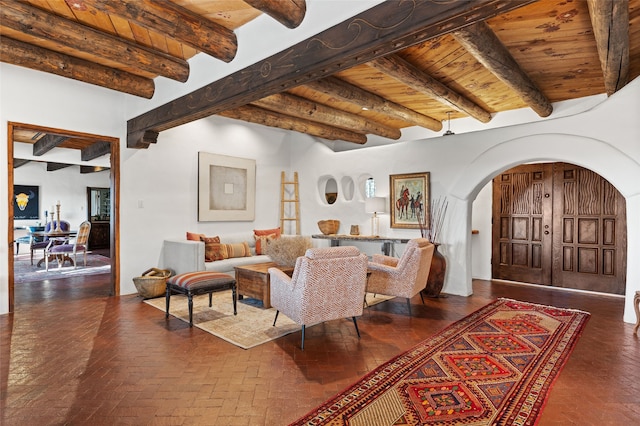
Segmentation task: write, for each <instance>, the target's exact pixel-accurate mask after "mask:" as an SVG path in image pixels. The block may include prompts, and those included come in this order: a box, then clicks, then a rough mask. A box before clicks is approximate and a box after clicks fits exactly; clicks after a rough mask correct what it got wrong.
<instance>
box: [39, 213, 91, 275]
mask: <svg viewBox="0 0 640 426" xmlns="http://www.w3.org/2000/svg"><path fill="white" fill-rule="evenodd" d="M90 231H91V222H89V221H87V220H85V221H84V222H82V223H81V224H80V227H79V228H78V234H77V235H76V237H75V240H74V241H73V243H71V244H70V243H69V242H68V241H69V240H68V239H67V241H66V242H65V244H50V245H48V246H47V248H46V249H45V250H44V262H45V269H46V270H47V271H48V270H49V257H50V256H55V258H56V260H57V261H58V268H61V267H62V264H63V263H64V261H65V258H66V257H68V256H69V255H70V254H73V269H76V267H77V265H78V260H77V254H78V252H81V253H84V266H85V267H86V266H87V246H88V243H89V232H90Z"/></svg>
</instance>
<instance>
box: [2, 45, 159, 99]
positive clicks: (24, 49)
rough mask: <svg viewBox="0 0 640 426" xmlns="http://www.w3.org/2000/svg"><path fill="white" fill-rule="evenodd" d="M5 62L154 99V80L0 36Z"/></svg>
mask: <svg viewBox="0 0 640 426" xmlns="http://www.w3.org/2000/svg"><path fill="white" fill-rule="evenodd" d="M0 56H2V61H3V62H7V63H9V64H13V65H19V66H22V67H26V68H31V69H34V70H37V71H44V72H48V73H52V74H56V75H59V76H61V77H66V78H72V79H74V80H78V81H83V82H85V83H89V84H95V85H97V86H101V87H105V88H107V89H112V90H117V91H118V92H123V93H129V94H131V95H135V96H140V97H142V98H146V99H151V98H152V97H153V93H154V92H155V83H154V82H153V80H151V79H149V78H145V77H140V76H137V75H134V74H130V73H128V72H125V71H121V70H117V69H114V68H108V67H105V66H102V65H100V64H96V63H93V62H89V61H85V60H84V59H78V58H74V57H72V56H68V55H65V54H62V53H58V52H54V51H52V50H49V49H44V48H42V47H37V46H33V45H31V44H28V43H23V42H21V41H18V40H13V39H10V38H8V37H2V36H0Z"/></svg>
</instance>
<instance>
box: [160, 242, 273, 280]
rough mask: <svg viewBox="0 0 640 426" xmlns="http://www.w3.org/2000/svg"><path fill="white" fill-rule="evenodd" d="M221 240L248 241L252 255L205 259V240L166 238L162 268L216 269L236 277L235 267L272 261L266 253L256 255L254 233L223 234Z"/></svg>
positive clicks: (185, 269)
mask: <svg viewBox="0 0 640 426" xmlns="http://www.w3.org/2000/svg"><path fill="white" fill-rule="evenodd" d="M220 241H221V242H222V243H225V244H234V243H242V242H245V241H246V242H247V243H248V244H249V248H251V254H252V256H249V257H235V258H231V259H224V260H216V261H215V262H205V261H204V242H202V241H189V240H186V239H183V240H164V243H163V245H162V253H161V256H160V268H163V269H170V270H171V271H172V272H173V273H174V274H182V273H184V272H194V271H216V272H222V273H225V274H229V275H231V276H234V277H235V270H234V267H236V266H243V265H252V264H255V263H265V262H271V258H270V257H269V256H267V255H265V254H261V255H256V243H255V239H254V237H253V233H247V234H236V235H227V236H225V235H221V236H220Z"/></svg>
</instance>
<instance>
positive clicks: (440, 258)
mask: <svg viewBox="0 0 640 426" xmlns="http://www.w3.org/2000/svg"><path fill="white" fill-rule="evenodd" d="M435 246H436V248H435V250H434V251H433V258H432V259H431V269H430V270H429V278H427V285H426V286H425V288H424V290H423V291H422V293H423V294H424V295H425V296H427V297H439V296H440V292H441V291H442V287H443V286H444V276H445V274H446V272H447V259H446V258H445V257H444V255H443V254H442V253H440V252H439V251H438V247H439V246H440V244H435Z"/></svg>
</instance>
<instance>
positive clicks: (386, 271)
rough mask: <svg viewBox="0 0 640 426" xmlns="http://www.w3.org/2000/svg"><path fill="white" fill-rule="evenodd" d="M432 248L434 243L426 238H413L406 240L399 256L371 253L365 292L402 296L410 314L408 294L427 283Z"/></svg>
mask: <svg viewBox="0 0 640 426" xmlns="http://www.w3.org/2000/svg"><path fill="white" fill-rule="evenodd" d="M434 249H435V246H434V245H433V244H431V243H430V242H429V240H427V239H426V238H416V239H413V240H409V242H408V243H407V246H406V247H405V250H404V253H402V256H401V257H400V258H399V259H398V258H396V257H390V256H385V255H382V254H374V255H373V257H372V259H371V262H369V271H370V272H371V275H370V276H369V279H368V281H367V292H369V293H374V294H384V295H387V296H396V297H406V298H407V307H408V308H409V315H411V298H412V297H413V296H415V295H416V294H418V293H420V291H421V290H423V289H424V287H425V286H426V285H427V278H428V277H429V268H430V267H431V258H432V257H433V251H434ZM420 298H422V293H420ZM422 303H424V299H422Z"/></svg>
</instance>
